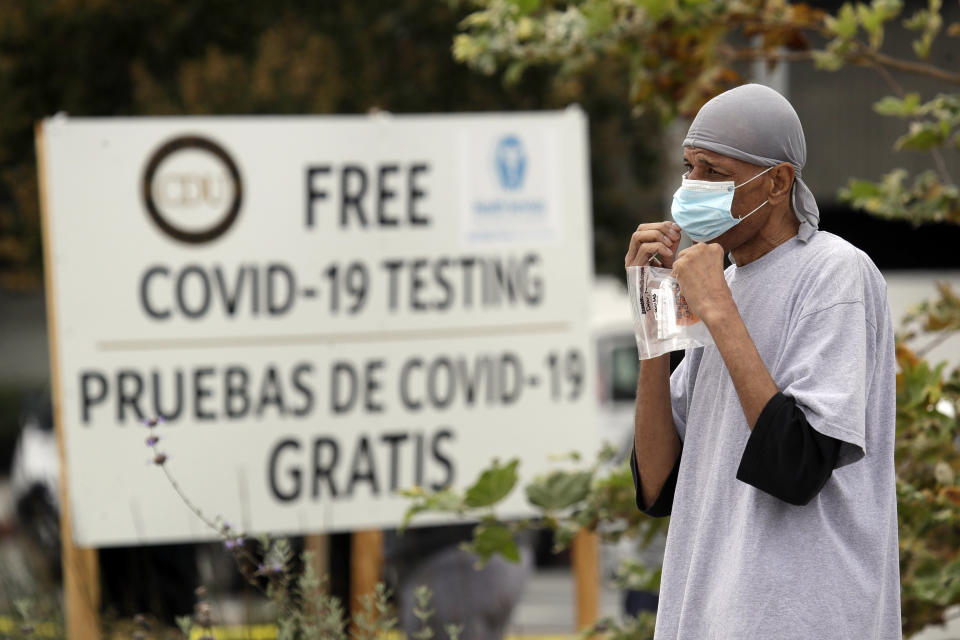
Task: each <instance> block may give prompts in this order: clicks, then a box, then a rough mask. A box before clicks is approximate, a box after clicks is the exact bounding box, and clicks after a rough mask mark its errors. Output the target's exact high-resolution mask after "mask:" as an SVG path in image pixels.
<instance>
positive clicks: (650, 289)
mask: <svg viewBox="0 0 960 640" xmlns="http://www.w3.org/2000/svg"><path fill="white" fill-rule="evenodd" d="M627 289H628V291H629V296H630V307H631V309H630V310H631V313H632V315H633V331H634V335H635V336H636V338H637V350H638V351H639V352H640V359H641V360H646V359H648V358H655V357H657V356H660V355H663V354H665V353H669V352H671V351H679V350H681V349H689V348H693V347H702V346H704V345H708V344H713V338H712V337H711V336H710V332H709V331H708V330H707V327H706V325H704V324H703V322H701V321H700V318H698V317H697V316H695V315H694V314H693V312H692V311H690V308H689V307H688V306H687V301H686V300H685V299H684V297H683V294H682V293H681V292H680V284H679V283H678V282H677V280H676V278H674V277H673V276H671V275H670V269H663V268H660V267H646V266H645V267H627Z"/></svg>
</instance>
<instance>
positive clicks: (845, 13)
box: [826, 2, 858, 39]
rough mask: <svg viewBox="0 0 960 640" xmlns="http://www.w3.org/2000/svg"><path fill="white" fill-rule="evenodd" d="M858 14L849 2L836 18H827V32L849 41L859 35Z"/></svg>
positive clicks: (841, 8)
mask: <svg viewBox="0 0 960 640" xmlns="http://www.w3.org/2000/svg"><path fill="white" fill-rule="evenodd" d="M857 25H858V21H857V12H856V10H855V9H854V8H853V5H851V4H850V3H849V2H845V3H844V4H843V6H842V7H840V11H838V12H837V15H835V16H827V18H826V27H827V30H828V31H829V32H831V33H833V34H835V35H836V36H837V37H839V38H843V39H849V38H852V37H854V36H855V35H857Z"/></svg>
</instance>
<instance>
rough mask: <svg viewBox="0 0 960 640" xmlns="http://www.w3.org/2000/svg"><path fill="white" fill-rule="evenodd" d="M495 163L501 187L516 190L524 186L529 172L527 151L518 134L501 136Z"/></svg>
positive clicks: (495, 153) (495, 154)
mask: <svg viewBox="0 0 960 640" xmlns="http://www.w3.org/2000/svg"><path fill="white" fill-rule="evenodd" d="M494 165H495V167H496V172H497V178H498V179H499V180H500V186H501V187H503V188H504V189H506V190H508V191H515V190H517V189H519V188H520V187H522V186H523V179H524V178H525V177H526V172H527V153H526V151H524V149H523V143H522V142H520V139H519V138H517V136H515V135H512V134H511V135H506V136H503V137H502V138H500V141H499V142H498V143H497V149H496V151H495V152H494Z"/></svg>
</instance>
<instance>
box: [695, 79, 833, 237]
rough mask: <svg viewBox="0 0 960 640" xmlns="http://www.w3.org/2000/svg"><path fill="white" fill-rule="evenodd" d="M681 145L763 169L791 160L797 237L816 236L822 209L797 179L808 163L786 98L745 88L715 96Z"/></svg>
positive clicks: (760, 88) (765, 90) (750, 86)
mask: <svg viewBox="0 0 960 640" xmlns="http://www.w3.org/2000/svg"><path fill="white" fill-rule="evenodd" d="M683 146H685V147H696V148H698V149H707V150H708V151H713V152H715V153H719V154H721V155H724V156H729V157H731V158H736V159H737V160H743V161H744V162H749V163H751V164H755V165H758V166H761V167H772V166H773V165H775V164H780V163H781V162H789V163H790V164H792V165H793V169H794V183H793V194H792V203H793V212H794V214H795V215H796V216H797V219H799V220H800V230H799V231H798V236H799V238H800V239H801V240H803V241H804V242H806V241H807V240H809V239H810V237H811V236H812V235H813V234H814V233H815V232H816V230H817V225H818V224H819V222H820V210H819V209H818V208H817V201H816V199H815V198H814V197H813V193H812V192H811V191H810V189H809V187H807V185H806V184H805V183H804V182H803V179H802V178H801V177H800V174H801V171H802V170H803V165H804V164H806V162H807V142H806V139H805V138H804V137H803V127H801V126H800V118H798V117H797V112H796V111H794V110H793V107H792V106H791V105H790V103H789V102H787V99H786V98H784V97H783V96H781V95H780V94H779V93H777V92H776V91H774V90H773V89H771V88H769V87H765V86H763V85H761V84H746V85H743V86H740V87H736V88H735V89H730V90H729V91H726V92H724V93H721V94H720V95H718V96H717V97H715V98H713V99H712V100H710V101H709V102H708V103H707V104H705V105H703V108H702V109H700V112H699V113H698V114H697V117H696V118H694V119H693V124H691V125H690V130H689V131H687V137H686V138H685V139H684V140H683Z"/></svg>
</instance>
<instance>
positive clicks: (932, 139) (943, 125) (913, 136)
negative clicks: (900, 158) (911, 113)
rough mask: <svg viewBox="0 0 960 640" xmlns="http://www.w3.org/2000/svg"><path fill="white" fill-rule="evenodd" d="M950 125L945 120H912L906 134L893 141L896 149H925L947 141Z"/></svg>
mask: <svg viewBox="0 0 960 640" xmlns="http://www.w3.org/2000/svg"><path fill="white" fill-rule="evenodd" d="M949 135H950V126H949V124H948V123H947V122H945V121H941V122H912V123H910V129H909V130H908V131H907V133H906V135H903V136H900V138H898V139H897V141H896V142H895V143H894V147H895V148H897V149H912V150H914V151H927V150H929V149H932V148H934V147H938V146H940V145H942V144H943V143H944V142H946V141H947V136H949Z"/></svg>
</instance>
